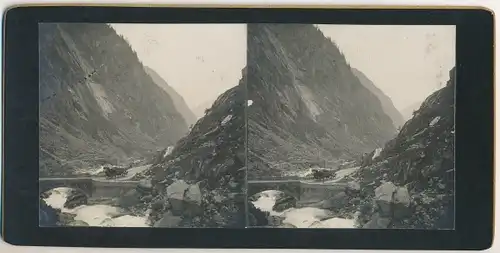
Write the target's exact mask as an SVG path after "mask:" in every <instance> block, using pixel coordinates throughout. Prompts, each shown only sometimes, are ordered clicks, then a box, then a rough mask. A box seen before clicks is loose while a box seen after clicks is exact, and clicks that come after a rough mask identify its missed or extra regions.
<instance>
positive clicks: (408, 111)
mask: <svg viewBox="0 0 500 253" xmlns="http://www.w3.org/2000/svg"><path fill="white" fill-rule="evenodd" d="M421 104H422V102H416V103H413V104H411V105H409V106H407V107H405V109H403V110H401V114H402V115H403V117H404V118H405V119H407V120H408V119H411V118H412V117H413V112H414V111H416V110H418V108H419V107H420V105H421Z"/></svg>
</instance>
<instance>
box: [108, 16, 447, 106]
mask: <svg viewBox="0 0 500 253" xmlns="http://www.w3.org/2000/svg"><path fill="white" fill-rule="evenodd" d="M113 27H114V28H115V29H116V31H117V32H118V33H119V34H122V35H124V36H125V38H126V39H127V40H128V41H129V43H130V44H131V45H132V47H133V48H134V50H135V51H137V54H138V55H139V57H140V59H141V61H142V62H143V63H144V64H145V65H147V66H149V67H151V68H153V69H154V70H156V72H158V74H159V75H161V76H162V77H163V78H164V79H165V80H166V81H167V82H168V83H169V85H170V86H172V87H173V88H174V89H176V90H177V91H178V92H179V93H180V94H181V95H182V96H183V97H184V98H185V100H186V102H187V103H188V106H190V107H191V108H194V107H196V106H197V105H199V104H203V103H204V102H206V101H207V100H209V101H213V100H214V99H215V98H216V97H217V96H218V95H219V94H221V93H222V92H224V91H225V90H227V89H229V88H231V87H233V86H235V85H237V84H238V81H239V79H240V78H241V70H242V68H243V67H244V66H245V64H246V29H245V25H243V24H168V25H165V24H113ZM319 27H320V29H321V30H322V31H323V33H324V34H325V36H327V37H330V38H331V39H332V40H334V41H335V42H336V43H337V44H338V45H339V47H340V49H341V51H342V52H343V53H344V54H345V56H346V58H347V60H348V62H349V63H350V64H351V66H352V67H355V68H357V69H359V70H361V71H362V72H363V73H364V74H365V75H366V76H367V77H368V78H370V79H371V80H372V81H373V82H374V83H375V85H376V86H378V87H379V88H380V89H381V90H382V91H384V93H386V94H387V95H388V96H389V97H391V99H392V100H393V102H394V105H395V106H396V108H397V109H399V110H403V109H405V108H406V107H407V106H409V105H412V104H414V103H415V102H421V101H422V100H424V99H425V98H426V97H427V96H428V95H430V94H431V93H432V92H433V91H435V90H437V89H439V88H440V87H442V85H443V83H444V82H446V81H447V80H448V71H449V70H450V69H451V68H452V67H453V66H454V65H455V27H454V26H367V25H319Z"/></svg>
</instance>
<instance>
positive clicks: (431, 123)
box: [429, 116, 441, 127]
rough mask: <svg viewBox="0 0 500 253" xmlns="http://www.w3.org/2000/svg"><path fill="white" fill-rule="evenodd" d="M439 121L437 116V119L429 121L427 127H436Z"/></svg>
mask: <svg viewBox="0 0 500 253" xmlns="http://www.w3.org/2000/svg"><path fill="white" fill-rule="evenodd" d="M440 119H441V117H440V116H437V117H435V118H433V119H432V120H431V122H430V123H429V126H430V127H432V126H434V125H436V123H438V122H439V120H440Z"/></svg>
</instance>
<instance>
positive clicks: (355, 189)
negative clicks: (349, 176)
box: [345, 181, 361, 196]
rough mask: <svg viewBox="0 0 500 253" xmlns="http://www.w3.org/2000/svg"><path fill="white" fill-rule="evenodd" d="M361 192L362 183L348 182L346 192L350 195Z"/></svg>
mask: <svg viewBox="0 0 500 253" xmlns="http://www.w3.org/2000/svg"><path fill="white" fill-rule="evenodd" d="M360 192H361V185H360V184H359V183H358V182H354V181H351V182H348V183H347V186H346V188H345V193H346V194H347V195H349V196H356V195H358V194H359V193H360Z"/></svg>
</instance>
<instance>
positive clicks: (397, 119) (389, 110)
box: [352, 68, 405, 127]
mask: <svg viewBox="0 0 500 253" xmlns="http://www.w3.org/2000/svg"><path fill="white" fill-rule="evenodd" d="M352 72H353V73H354V75H356V77H357V78H358V79H359V81H361V84H363V85H364V86H365V87H366V88H367V89H369V90H370V91H371V92H372V93H373V94H375V95H376V96H377V97H378V99H379V100H380V102H381V103H382V108H383V109H384V111H385V113H386V114H387V115H389V117H391V119H392V122H393V123H394V126H395V127H400V126H402V125H403V124H404V123H405V119H404V118H403V115H401V113H400V112H399V111H398V110H397V109H396V107H394V104H393V103H392V100H391V98H390V97H388V96H387V95H386V94H385V93H384V92H383V91H382V90H380V89H379V88H378V87H377V86H375V84H374V83H373V82H372V81H371V80H370V79H369V78H368V77H367V76H366V75H365V74H364V73H363V72H361V71H360V70H358V69H355V68H353V69H352Z"/></svg>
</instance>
